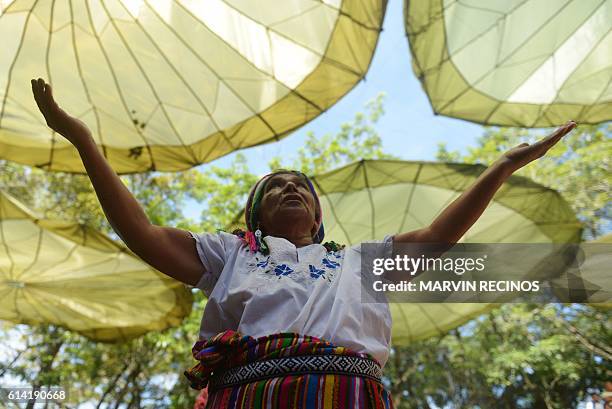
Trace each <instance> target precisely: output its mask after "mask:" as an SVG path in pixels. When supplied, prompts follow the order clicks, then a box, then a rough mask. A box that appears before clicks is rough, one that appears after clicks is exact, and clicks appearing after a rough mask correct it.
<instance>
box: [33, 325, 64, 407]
mask: <svg viewBox="0 0 612 409" xmlns="http://www.w3.org/2000/svg"><path fill="white" fill-rule="evenodd" d="M51 334H52V335H54V331H53V330H52V331H51ZM63 343H64V341H63V340H61V339H60V340H59V341H56V342H55V343H52V344H50V345H49V346H48V347H47V349H46V351H45V352H44V355H43V356H42V357H41V368H40V371H39V372H38V375H37V376H36V380H35V381H34V385H33V386H32V393H33V394H34V393H36V392H38V391H39V390H40V387H41V386H42V380H41V377H42V375H43V374H45V373H46V372H48V371H49V370H50V369H51V367H52V366H53V361H55V357H56V356H57V353H58V352H59V350H60V348H61V347H62V344H63ZM46 356H51V359H49V360H48V361H47V362H46V363H44V361H43V360H44V358H45V357H46ZM35 403H36V398H32V399H30V400H29V401H28V404H27V405H26V409H34V404H35Z"/></svg>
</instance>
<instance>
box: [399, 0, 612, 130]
mask: <svg viewBox="0 0 612 409" xmlns="http://www.w3.org/2000/svg"><path fill="white" fill-rule="evenodd" d="M404 17H405V27H406V34H407V36H408V40H409V43H410V49H411V53H412V66H413V70H414V72H415V74H416V76H417V77H418V78H419V80H420V81H421V83H422V85H423V88H424V90H425V92H426V93H427V96H428V97H429V101H430V103H431V105H432V107H433V110H434V111H435V112H436V113H438V114H442V115H446V116H450V117H454V118H460V119H466V120H469V121H473V122H477V123H481V124H488V125H504V126H524V127H549V126H556V125H558V124H560V123H565V122H566V121H567V120H568V119H573V120H575V121H576V122H578V123H585V124H586V123H590V124H595V123H599V122H603V121H607V120H611V119H612V52H611V51H610V50H612V1H610V0H560V1H548V0H511V1H498V2H482V1H476V0H461V1H458V0H419V1H409V0H406V3H405V9H404Z"/></svg>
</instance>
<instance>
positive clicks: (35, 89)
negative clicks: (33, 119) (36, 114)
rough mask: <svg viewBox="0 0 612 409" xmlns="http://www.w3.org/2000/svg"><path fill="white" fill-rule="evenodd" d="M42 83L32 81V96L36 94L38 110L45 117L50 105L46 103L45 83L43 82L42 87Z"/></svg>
mask: <svg viewBox="0 0 612 409" xmlns="http://www.w3.org/2000/svg"><path fill="white" fill-rule="evenodd" d="M40 81H41V79H38V80H32V81H31V83H32V94H34V100H35V101H36V105H38V109H40V112H42V113H43V115H45V114H46V113H47V111H48V105H47V104H46V103H45V97H44V82H43V85H42V86H41V83H40Z"/></svg>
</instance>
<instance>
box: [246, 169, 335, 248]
mask: <svg viewBox="0 0 612 409" xmlns="http://www.w3.org/2000/svg"><path fill="white" fill-rule="evenodd" d="M283 173H289V174H293V175H297V176H299V177H301V178H302V179H304V181H305V182H306V184H307V185H308V189H309V190H310V193H311V194H312V196H313V198H314V201H315V224H316V225H317V226H318V228H317V232H316V233H315V235H314V237H313V238H312V241H313V242H314V243H321V242H322V241H323V237H324V236H325V229H324V228H323V214H322V209H321V203H320V202H319V196H318V195H317V192H316V191H315V189H314V186H313V185H312V182H311V181H310V179H309V178H308V176H306V175H305V174H303V173H302V172H300V171H297V170H285V169H280V170H277V171H274V172H272V173H269V174H267V175H266V176H264V177H262V178H261V179H259V181H258V182H257V183H255V186H253V188H252V189H251V192H250V193H249V198H248V200H247V205H246V209H245V212H244V218H245V222H246V226H247V232H246V236H247V237H246V241H247V242H248V243H249V246H250V247H252V248H253V247H254V246H256V245H257V244H259V243H256V241H258V240H257V238H256V237H254V232H255V231H256V230H257V227H258V224H259V209H260V207H261V199H262V198H263V194H264V192H265V190H266V185H267V184H268V181H269V180H270V178H272V176H275V175H279V174H283ZM258 247H259V246H258Z"/></svg>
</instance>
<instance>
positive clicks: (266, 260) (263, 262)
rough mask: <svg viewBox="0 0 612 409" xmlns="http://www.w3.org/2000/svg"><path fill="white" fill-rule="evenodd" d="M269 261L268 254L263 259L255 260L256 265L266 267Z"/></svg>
mask: <svg viewBox="0 0 612 409" xmlns="http://www.w3.org/2000/svg"><path fill="white" fill-rule="evenodd" d="M269 261H270V256H268V257H267V258H266V259H265V260H263V261H259V262H257V267H263V268H265V267H268V262H269Z"/></svg>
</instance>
